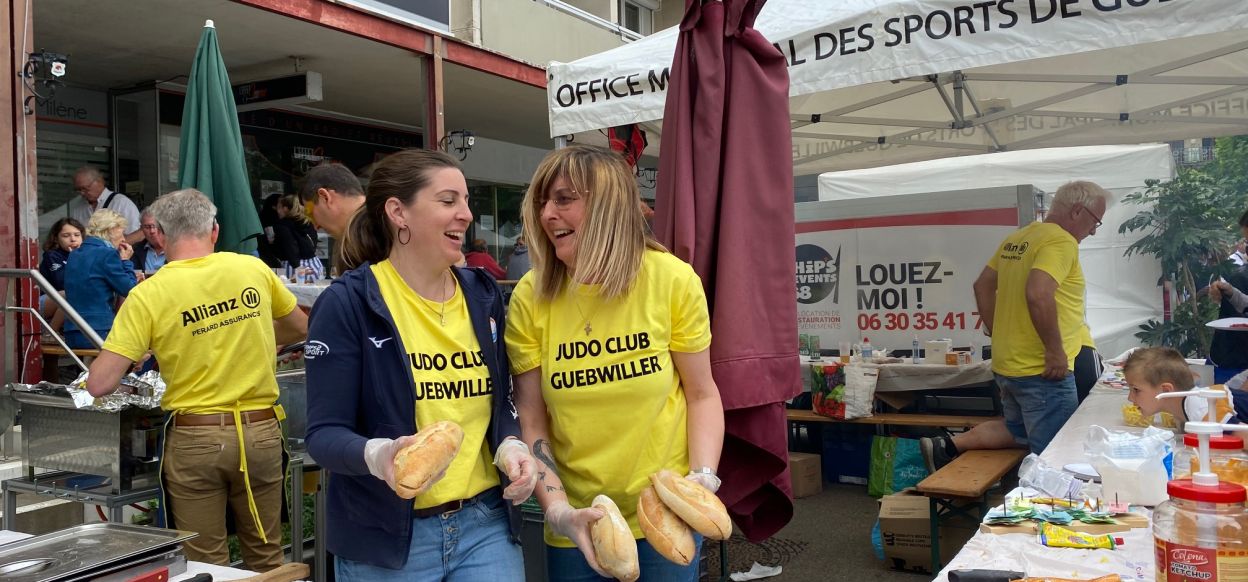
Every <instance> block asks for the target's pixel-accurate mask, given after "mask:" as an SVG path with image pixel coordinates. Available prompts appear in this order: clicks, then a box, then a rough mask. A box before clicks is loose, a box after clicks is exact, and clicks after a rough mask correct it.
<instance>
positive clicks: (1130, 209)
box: [819, 144, 1174, 357]
mask: <svg viewBox="0 0 1248 582" xmlns="http://www.w3.org/2000/svg"><path fill="white" fill-rule="evenodd" d="M1173 176H1174V160H1173V157H1172V156H1171V155H1170V148H1169V146H1166V145H1165V144H1150V145H1136V146H1086V147H1069V148H1050V149H1038V150H1028V151H1020V152H1003V153H996V154H984V155H978V156H962V157H957V158H948V159H941V160H928V161H924V162H915V163H910V164H899V165H896V166H889V167H884V168H870V169H864V170H850V171H845V172H830V173H826V174H821V175H820V176H819V199H820V200H844V199H850V198H873V197H887V196H900V195H904V194H916V193H922V192H944V191H948V190H967V189H971V188H988V187H993V186H1014V185H1018V184H1031V185H1032V186H1035V187H1036V188H1039V189H1040V190H1043V191H1044V192H1046V193H1047V194H1049V195H1050V197H1051V195H1052V194H1053V192H1055V191H1056V190H1057V188H1058V186H1061V185H1062V184H1064V183H1066V182H1068V181H1070V180H1072V179H1086V180H1092V181H1094V182H1096V183H1097V184H1100V185H1101V186H1102V187H1104V188H1105V189H1107V190H1109V191H1110V192H1112V193H1113V194H1114V202H1113V203H1112V204H1111V205H1110V206H1109V208H1108V209H1106V211H1105V216H1103V217H1102V220H1103V221H1104V226H1103V227H1101V228H1100V229H1098V230H1097V232H1096V234H1095V235H1092V236H1090V237H1088V238H1087V239H1084V241H1083V243H1081V244H1080V245H1079V261H1080V263H1081V264H1082V266H1083V274H1084V278H1085V279H1086V281H1087V320H1088V327H1089V328H1090V329H1091V330H1092V338H1093V340H1095V341H1096V346H1097V348H1098V349H1100V351H1101V353H1102V354H1103V355H1105V356H1106V357H1111V356H1115V355H1117V354H1120V353H1122V352H1123V351H1126V350H1127V349H1128V348H1131V347H1134V346H1137V345H1139V340H1138V339H1137V338H1136V337H1135V332H1137V331H1139V326H1140V324H1142V323H1144V322H1146V321H1148V320H1150V319H1157V318H1160V317H1161V312H1162V290H1161V288H1160V287H1158V285H1157V281H1158V280H1159V279H1160V277H1161V267H1160V265H1158V264H1157V261H1156V260H1155V259H1154V258H1153V257H1149V256H1138V255H1137V256H1133V257H1131V258H1124V257H1123V253H1124V252H1125V251H1126V249H1127V247H1128V246H1130V245H1131V243H1133V242H1135V241H1137V240H1139V238H1140V237H1141V236H1143V234H1144V233H1142V232H1135V233H1126V234H1119V233H1118V226H1119V225H1121V224H1122V223H1123V222H1125V221H1126V220H1127V219H1128V218H1130V217H1132V216H1134V215H1135V214H1136V213H1137V212H1140V211H1141V210H1144V207H1142V206H1138V205H1134V204H1120V203H1118V202H1119V201H1121V200H1122V198H1123V197H1124V196H1126V195H1127V194H1130V193H1131V192H1134V191H1137V190H1140V189H1142V188H1143V187H1144V181H1145V180H1148V179H1159V180H1167V179H1170V178H1172V177H1173ZM898 200H902V199H898Z"/></svg>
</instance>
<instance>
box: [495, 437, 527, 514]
mask: <svg viewBox="0 0 1248 582" xmlns="http://www.w3.org/2000/svg"><path fill="white" fill-rule="evenodd" d="M494 466H495V467H498V470H499V471H502V472H503V473H504V474H506V475H507V479H509V480H511V485H508V486H507V488H506V489H504V490H503V499H510V500H511V501H512V503H513V504H514V503H524V501H525V500H526V499H528V498H529V496H530V495H533V486H534V485H537V471H536V470H535V469H534V466H535V465H534V462H533V455H530V454H529V446H528V445H526V444H524V442H522V441H521V440H520V439H515V438H509V439H506V440H504V441H503V442H502V444H500V445H498V450H496V451H494Z"/></svg>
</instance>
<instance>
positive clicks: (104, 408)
mask: <svg viewBox="0 0 1248 582" xmlns="http://www.w3.org/2000/svg"><path fill="white" fill-rule="evenodd" d="M88 374H89V372H83V373H82V375H80V376H78V378H76V379H75V380H74V381H73V383H71V384H68V385H66V384H55V383H52V382H40V383H38V384H16V383H15V384H9V388H10V389H11V390H12V391H14V392H24V393H28V394H40V395H45V396H52V397H61V398H69V399H70V400H72V401H73V405H74V408H78V409H85V410H97V411H100V412H119V411H121V410H124V409H125V408H127V407H130V406H134V407H138V408H144V409H149V410H150V409H157V408H160V400H161V398H162V397H164V395H165V381H164V380H163V379H162V378H161V377H160V373H159V372H157V371H155V370H152V371H150V372H146V373H144V374H142V375H138V374H129V375H127V376H126V377H125V378H122V380H121V384H120V386H119V388H118V390H117V391H116V392H113V393H112V394H109V395H107V396H104V397H101V398H95V397H93V396H91V395H90V394H88V393H87V391H86V388H85V387H86V385H87V376H88Z"/></svg>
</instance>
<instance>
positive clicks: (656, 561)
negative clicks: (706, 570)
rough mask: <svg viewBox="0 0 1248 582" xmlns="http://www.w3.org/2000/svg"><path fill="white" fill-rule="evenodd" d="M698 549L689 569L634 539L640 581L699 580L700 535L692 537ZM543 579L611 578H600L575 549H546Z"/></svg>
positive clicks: (599, 581) (588, 581)
mask: <svg viewBox="0 0 1248 582" xmlns="http://www.w3.org/2000/svg"><path fill="white" fill-rule="evenodd" d="M693 543H694V547H695V548H697V550H696V552H695V553H694V555H693V561H692V562H690V563H689V565H688V566H681V565H680V564H676V563H674V562H669V561H668V560H667V558H664V557H663V556H661V555H659V553H658V552H656V551H654V547H652V546H651V545H650V542H647V541H646V540H644V539H642V540H637V558H638V562H639V563H640V564H641V580H645V581H646V582H694V581H696V580H697V579H698V564H699V561H700V560H699V558H700V557H701V556H702V536H700V535H698V534H696V533H695V534H693ZM546 579H547V580H549V581H550V582H611V581H612V580H613V579H612V578H603V577H602V576H599V575H598V573H597V572H595V571H594V569H593V568H590V567H589V564H588V563H586V562H585V555H584V554H582V553H581V550H579V549H577V548H556V547H553V546H546Z"/></svg>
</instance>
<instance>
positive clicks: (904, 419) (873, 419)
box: [787, 409, 1001, 428]
mask: <svg viewBox="0 0 1248 582" xmlns="http://www.w3.org/2000/svg"><path fill="white" fill-rule="evenodd" d="M787 412H788V417H789V422H835V423H840V422H844V423H849V424H876V425H879V424H891V425H897V426H926V427H933V428H942V427H944V428H971V427H973V426H976V425H978V424H980V423H984V422H988V421H990V420H1001V417H1000V416H962V415H956V414H902V413H893V412H882V413H878V414H873V415H871V416H867V417H864V418H854V419H851V420H839V419H836V418H829V417H827V416H823V415H819V414H815V411H813V410H801V409H789V410H788V411H787Z"/></svg>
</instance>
